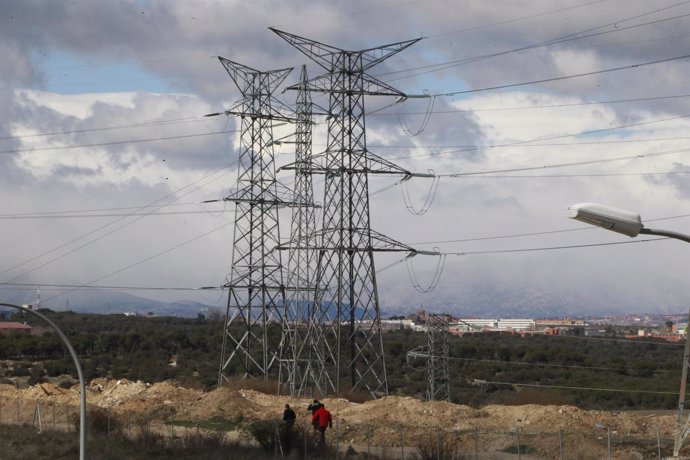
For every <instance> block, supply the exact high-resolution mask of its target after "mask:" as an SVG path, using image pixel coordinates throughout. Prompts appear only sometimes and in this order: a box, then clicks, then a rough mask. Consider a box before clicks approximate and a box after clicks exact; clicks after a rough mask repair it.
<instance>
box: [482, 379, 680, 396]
mask: <svg viewBox="0 0 690 460" xmlns="http://www.w3.org/2000/svg"><path fill="white" fill-rule="evenodd" d="M475 382H476V383H477V384H487V385H508V386H513V387H531V388H556V389H559V390H586V391H610V392H614V393H644V394H657V395H674V396H678V392H677V391H654V390H630V389H624V388H603V387H578V386H569V385H545V384H541V383H516V382H493V381H490V380H478V379H475Z"/></svg>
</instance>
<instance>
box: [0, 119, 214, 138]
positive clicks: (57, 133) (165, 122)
mask: <svg viewBox="0 0 690 460" xmlns="http://www.w3.org/2000/svg"><path fill="white" fill-rule="evenodd" d="M204 118H205V117H203V116H198V117H186V118H172V119H169V120H157V121H146V122H141V123H129V124H125V125H113V126H103V127H100V128H84V129H75V130H71V131H53V132H47V133H36V134H23V135H20V136H0V140H8V139H30V138H34V137H46V136H63V135H67V134H83V133H91V132H95V131H109V130H113V129H123V128H141V127H145V126H146V127H147V126H156V125H170V124H178V123H186V122H188V121H202V120H204Z"/></svg>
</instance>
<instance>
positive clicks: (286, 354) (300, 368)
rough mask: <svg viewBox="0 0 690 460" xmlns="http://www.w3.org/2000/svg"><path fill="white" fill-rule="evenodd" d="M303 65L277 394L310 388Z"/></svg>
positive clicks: (309, 190) (308, 128)
mask: <svg viewBox="0 0 690 460" xmlns="http://www.w3.org/2000/svg"><path fill="white" fill-rule="evenodd" d="M306 85H307V69H306V66H303V67H302V73H301V75H300V87H299V92H298V93H297V107H296V118H297V121H296V123H295V142H294V143H295V162H294V164H292V165H287V166H286V167H284V169H286V170H289V169H294V171H295V186H294V196H295V203H294V205H293V208H292V228H291V231H290V241H289V243H288V245H287V246H288V247H287V248H286V249H289V253H288V284H287V285H288V299H289V300H288V303H287V310H286V314H287V317H286V321H285V322H284V324H285V329H284V331H283V342H282V346H281V356H280V362H281V366H280V373H279V381H280V393H287V394H291V395H301V394H305V393H306V392H309V393H311V392H312V391H313V380H312V379H311V378H310V377H311V376H312V374H313V369H314V367H315V366H314V360H315V359H316V355H315V354H314V353H313V350H314V344H313V343H312V340H311V338H312V337H313V327H314V325H313V322H312V318H313V306H314V275H315V270H316V262H315V259H316V251H315V248H314V247H310V246H309V242H310V241H312V240H313V237H312V234H313V233H314V232H315V231H316V216H315V213H314V212H315V205H314V189H313V183H312V169H313V165H312V126H313V119H312V100H311V93H309V91H307V90H306Z"/></svg>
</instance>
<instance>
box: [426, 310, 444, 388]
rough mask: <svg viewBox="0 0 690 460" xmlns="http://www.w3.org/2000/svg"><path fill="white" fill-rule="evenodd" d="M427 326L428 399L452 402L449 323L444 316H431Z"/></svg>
mask: <svg viewBox="0 0 690 460" xmlns="http://www.w3.org/2000/svg"><path fill="white" fill-rule="evenodd" d="M426 324H427V337H428V339H429V359H428V360H427V363H426V365H427V374H428V375H427V378H428V379H429V383H428V385H427V398H428V399H429V401H450V377H449V359H448V358H449V356H448V322H447V321H446V319H445V317H444V316H441V315H430V316H429V317H428V319H427V323H426Z"/></svg>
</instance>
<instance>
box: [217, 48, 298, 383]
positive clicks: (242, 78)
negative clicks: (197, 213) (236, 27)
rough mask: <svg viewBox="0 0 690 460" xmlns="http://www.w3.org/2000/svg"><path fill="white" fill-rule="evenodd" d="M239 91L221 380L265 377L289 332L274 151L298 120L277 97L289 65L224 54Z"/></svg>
mask: <svg viewBox="0 0 690 460" xmlns="http://www.w3.org/2000/svg"><path fill="white" fill-rule="evenodd" d="M219 59H220V62H221V63H222V64H223V66H224V67H225V69H226V70H227V72H228V73H229V74H230V77H232V79H233V81H234V82H235V84H236V85H237V87H238V88H239V90H240V92H241V93H242V96H243V97H242V99H241V100H240V101H238V102H237V103H235V104H234V105H233V106H232V107H231V108H230V109H229V110H226V111H225V114H226V115H237V116H239V117H240V119H241V134H240V152H239V167H238V173H237V189H236V190H235V191H232V192H231V193H230V195H229V196H228V197H226V198H225V200H226V201H232V202H234V203H235V226H234V237H233V249H232V268H231V273H230V275H229V280H228V282H227V283H226V284H225V287H226V288H228V303H227V310H226V314H225V322H224V334H223V344H222V352H221V362H220V371H219V377H218V384H219V385H222V382H223V379H224V378H226V377H227V374H229V373H230V372H231V371H233V370H234V367H233V366H234V365H235V364H236V363H234V361H239V363H240V364H241V366H242V367H243V368H244V376H245V377H249V376H251V377H263V378H267V376H268V373H269V370H270V369H271V367H272V366H273V364H274V362H275V360H276V359H277V357H278V353H279V348H280V338H281V332H282V330H283V329H284V324H283V321H284V318H285V314H284V311H283V310H284V308H285V284H284V282H283V265H282V262H281V257H280V252H279V251H275V250H273V249H274V248H275V247H276V246H277V245H278V244H279V243H280V233H279V227H278V208H279V207H280V206H281V205H284V204H286V202H285V201H284V200H282V199H281V198H280V197H279V196H278V187H277V182H276V177H275V162H274V152H273V144H274V139H273V123H274V122H276V121H293V119H292V118H291V117H290V116H288V115H286V113H290V114H291V112H292V111H291V110H289V109H288V108H287V107H284V106H283V104H282V103H280V102H279V101H277V100H276V99H275V98H273V96H272V93H273V91H274V90H275V89H276V88H277V87H278V86H279V85H280V83H281V82H282V81H283V80H284V79H285V78H286V77H287V75H288V74H289V73H290V71H291V70H292V69H291V68H290V69H280V70H273V71H267V72H261V71H258V70H255V69H252V68H250V67H246V66H243V65H241V64H238V63H236V62H233V61H230V60H228V59H224V58H222V57H219Z"/></svg>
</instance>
